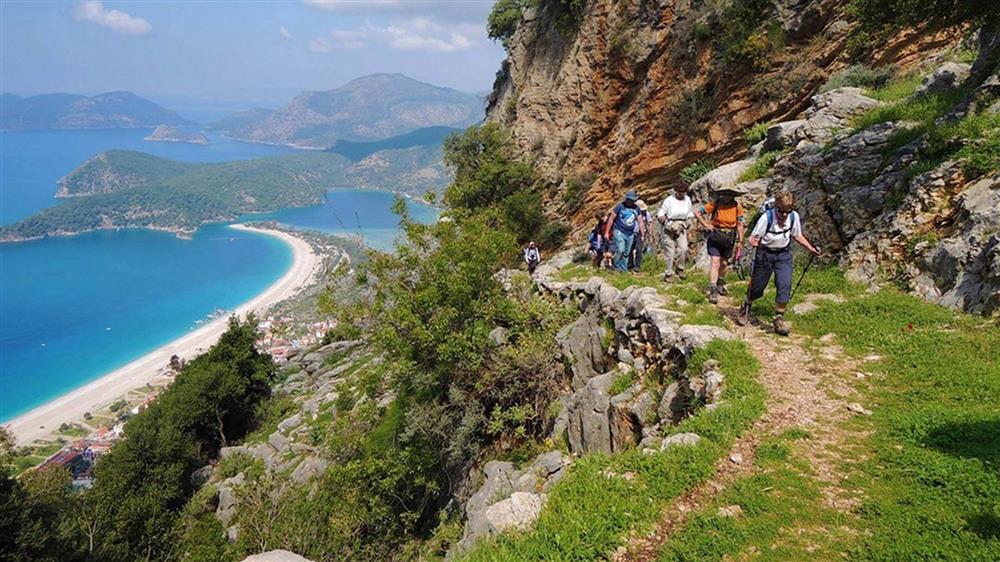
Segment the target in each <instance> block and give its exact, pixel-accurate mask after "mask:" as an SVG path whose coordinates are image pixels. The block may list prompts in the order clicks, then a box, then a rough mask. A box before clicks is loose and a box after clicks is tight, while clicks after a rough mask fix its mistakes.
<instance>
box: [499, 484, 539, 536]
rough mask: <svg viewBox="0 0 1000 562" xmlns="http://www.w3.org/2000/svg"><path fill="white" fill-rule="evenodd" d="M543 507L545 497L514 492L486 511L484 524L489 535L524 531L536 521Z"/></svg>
mask: <svg viewBox="0 0 1000 562" xmlns="http://www.w3.org/2000/svg"><path fill="white" fill-rule="evenodd" d="M544 505H545V495H543V494H529V493H527V492H514V493H513V494H511V496H510V497H509V498H507V499H505V500H501V501H499V502H497V503H495V504H493V505H491V506H490V507H489V508H487V509H486V523H487V525H489V530H490V533H491V534H499V533H502V532H504V531H507V530H517V531H524V530H527V529H528V528H529V527H531V525H532V524H533V523H534V522H535V520H536V519H538V515H539V514H540V513H541V512H542V506H544Z"/></svg>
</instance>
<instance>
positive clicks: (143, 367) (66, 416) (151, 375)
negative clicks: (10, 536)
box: [3, 224, 322, 445]
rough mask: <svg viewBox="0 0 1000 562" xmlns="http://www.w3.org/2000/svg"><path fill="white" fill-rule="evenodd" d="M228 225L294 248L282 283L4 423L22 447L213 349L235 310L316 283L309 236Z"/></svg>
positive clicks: (241, 312) (316, 262) (260, 306)
mask: <svg viewBox="0 0 1000 562" xmlns="http://www.w3.org/2000/svg"><path fill="white" fill-rule="evenodd" d="M229 228H235V229H239V230H246V231H251V232H256V233H259V234H264V235H267V236H272V237H275V238H278V239H279V240H281V241H282V242H284V243H285V244H287V245H288V246H289V247H290V248H291V250H292V265H291V267H289V268H288V271H286V272H285V274H284V275H282V276H281V277H280V278H279V279H278V280H277V281H275V282H274V283H272V284H271V285H270V286H268V287H267V288H265V289H264V290H263V291H262V292H260V293H258V294H257V295H256V296H254V297H253V298H251V299H250V300H248V301H247V302H245V303H243V304H241V305H240V306H239V307H237V308H236V310H234V311H233V312H232V314H228V315H226V316H224V317H222V318H216V319H215V320H212V321H211V322H209V323H208V324H205V325H204V326H201V327H200V328H198V329H197V330H195V331H193V332H190V333H188V334H184V335H183V336H181V337H179V338H177V339H175V340H173V341H170V342H168V343H167V344H165V345H163V346H161V347H159V348H157V349H156V350H154V351H152V352H150V353H148V354H146V355H144V356H142V357H139V358H138V359H135V360H134V361H132V362H130V363H128V364H127V365H125V366H123V367H120V368H118V369H115V370H114V371H111V372H110V373H106V374H104V375H102V376H101V377H100V378H98V379H96V380H93V381H91V382H89V383H87V384H85V385H83V386H81V387H79V388H77V389H75V390H72V391H70V392H68V393H66V394H63V395H61V396H59V397H57V398H55V399H53V400H51V401H49V402H46V403H45V404H42V405H41V406H38V407H37V408H35V409H33V410H31V411H29V412H27V413H25V414H21V415H20V416H17V417H16V418H14V419H12V420H10V421H8V422H6V423H4V424H3V426H5V427H6V428H7V429H8V430H10V431H11V433H12V434H13V435H14V438H15V441H16V442H17V443H18V444H19V445H28V444H30V443H32V442H34V441H35V440H36V439H41V438H44V437H47V436H49V435H52V434H54V433H55V432H56V431H58V428H59V426H60V424H62V423H72V422H75V421H77V420H80V419H82V418H83V416H84V414H85V413H86V412H93V411H95V410H98V409H99V408H101V407H103V406H104V405H106V404H108V403H110V402H111V401H113V400H115V399H116V398H117V397H119V396H121V395H123V394H126V393H128V392H129V391H131V390H133V389H136V388H140V387H143V386H145V385H146V384H147V383H149V382H151V381H152V380H154V379H155V378H156V377H157V376H158V374H159V371H160V370H161V368H162V367H163V366H165V365H167V364H168V363H169V361H170V357H171V356H172V355H178V356H180V357H181V358H182V359H185V360H189V359H191V358H193V357H194V356H196V355H198V354H199V353H201V352H203V351H204V350H206V349H207V348H209V347H211V346H212V345H213V344H214V343H215V342H216V341H217V340H218V338H219V336H221V335H222V333H223V332H225V331H226V328H227V327H228V322H229V317H230V316H232V315H233V314H235V315H237V316H241V317H242V316H246V314H247V313H249V312H260V311H262V310H264V309H266V308H268V307H270V306H272V305H274V304H276V303H278V302H281V301H283V300H285V299H287V298H289V297H292V296H294V295H295V294H297V293H298V292H299V291H301V290H302V289H303V288H304V287H306V286H308V285H309V284H311V283H312V281H313V279H314V278H315V276H316V273H317V272H318V270H319V267H320V265H321V264H322V259H321V256H319V255H317V254H316V253H315V252H314V251H313V249H312V247H311V246H310V245H309V244H308V243H307V242H306V241H305V240H302V239H301V238H298V237H296V236H292V235H291V234H288V233H286V232H281V231H277V230H269V229H261V228H253V227H248V226H245V225H242V224H233V225H229Z"/></svg>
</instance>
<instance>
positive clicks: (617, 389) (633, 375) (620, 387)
mask: <svg viewBox="0 0 1000 562" xmlns="http://www.w3.org/2000/svg"><path fill="white" fill-rule="evenodd" d="M638 380H639V371H636V370H635V369H626V370H625V371H623V372H621V373H619V374H618V376H617V377H615V380H613V381H611V387H610V388H609V389H608V395H609V396H615V395H617V394H621V393H622V392H625V391H626V390H628V389H629V387H631V386H632V385H633V384H635V383H636V381H638Z"/></svg>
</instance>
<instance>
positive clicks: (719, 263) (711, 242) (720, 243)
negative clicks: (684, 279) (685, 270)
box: [694, 187, 744, 304]
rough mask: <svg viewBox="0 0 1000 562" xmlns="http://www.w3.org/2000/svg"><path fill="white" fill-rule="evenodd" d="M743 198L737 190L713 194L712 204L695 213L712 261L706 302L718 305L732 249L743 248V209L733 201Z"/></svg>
mask: <svg viewBox="0 0 1000 562" xmlns="http://www.w3.org/2000/svg"><path fill="white" fill-rule="evenodd" d="M740 195H742V193H741V192H740V191H739V189H738V188H733V187H726V188H722V189H719V190H717V191H716V192H715V195H714V196H713V198H712V201H710V202H708V203H707V204H705V205H702V206H701V208H700V209H695V210H694V216H695V218H696V219H698V222H700V223H701V225H702V227H703V228H704V229H705V230H706V231H707V234H706V236H705V239H706V244H707V246H708V256H709V258H711V260H712V264H711V269H709V272H708V302H710V303H712V304H715V303H717V302H719V295H725V294H727V293H728V292H727V290H726V266H727V265H728V262H729V258H730V257H731V256H732V255H733V249H734V248H736V247H739V246H742V245H743V234H744V225H743V221H744V218H743V215H744V213H743V205H741V204H740V202H739V201H737V200H736V198H737V197H739V196H740Z"/></svg>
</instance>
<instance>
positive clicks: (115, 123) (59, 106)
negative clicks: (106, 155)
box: [0, 92, 191, 130]
mask: <svg viewBox="0 0 1000 562" xmlns="http://www.w3.org/2000/svg"><path fill="white" fill-rule="evenodd" d="M2 103H3V112H2V116H0V129H3V130H24V129H113V128H136V127H156V126H157V125H161V124H166V125H190V124H191V122H190V121H188V120H187V119H184V118H183V117H181V116H180V115H178V114H177V113H175V112H173V111H171V110H169V109H166V108H163V107H161V106H159V105H157V104H155V103H153V102H151V101H149V100H147V99H144V98H141V97H139V96H137V95H135V94H133V93H131V92H108V93H105V94H99V95H96V96H93V97H87V96H80V95H74V94H43V95H39V96H31V97H26V98H23V97H19V96H13V95H10V94H4V96H3V98H2Z"/></svg>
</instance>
